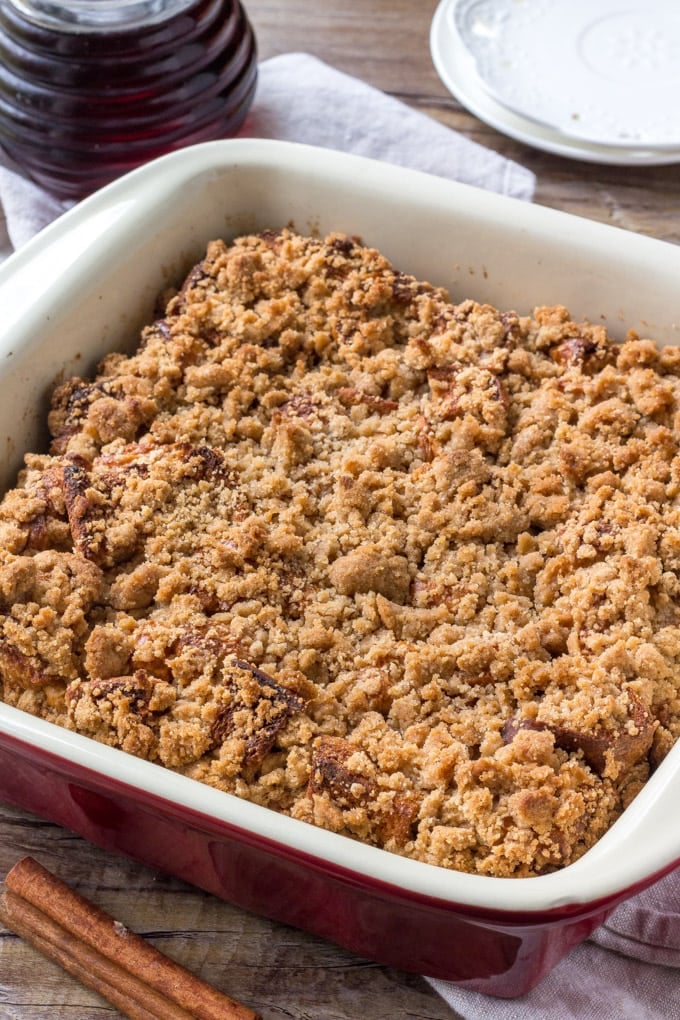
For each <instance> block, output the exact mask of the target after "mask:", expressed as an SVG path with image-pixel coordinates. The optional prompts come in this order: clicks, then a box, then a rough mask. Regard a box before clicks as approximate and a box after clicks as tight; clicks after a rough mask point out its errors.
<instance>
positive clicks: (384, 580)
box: [0, 230, 680, 876]
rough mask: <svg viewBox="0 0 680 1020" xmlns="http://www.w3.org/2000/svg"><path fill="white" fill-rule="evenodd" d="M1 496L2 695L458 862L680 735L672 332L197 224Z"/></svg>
mask: <svg viewBox="0 0 680 1020" xmlns="http://www.w3.org/2000/svg"><path fill="white" fill-rule="evenodd" d="M49 427H50V431H51V435H52V444H51V447H50V450H49V452H48V453H46V454H30V455H28V456H27V457H26V460H25V468H24V470H23V471H22V472H21V475H20V477H19V479H18V483H17V485H16V487H15V488H13V489H12V490H11V491H9V492H8V493H7V494H6V495H5V497H4V499H3V501H2V503H1V504H0V696H2V698H3V699H4V700H5V701H6V702H7V703H9V704H11V705H16V706H18V707H19V708H21V709H24V710H25V711H28V712H31V713H34V714H36V715H39V716H43V717H44V718H46V719H49V720H50V721H52V722H56V723H58V724H59V725H62V726H65V727H67V728H69V729H72V730H77V731H79V732H81V733H84V734H86V735H88V736H90V737H93V738H94V739H96V740H99V741H101V742H103V743H106V744H109V745H112V746H116V747H120V748H122V749H123V750H125V751H127V752H129V753H131V754H134V755H139V756H141V757H143V758H147V759H149V760H151V761H155V762H158V763H160V764H162V765H164V766H166V767H168V768H170V769H174V770H176V771H178V772H181V773H183V774H184V775H188V776H191V777H193V778H195V779H197V780H199V781H201V782H204V783H208V784H210V785H211V786H213V787H216V788H217V789H219V790H223V791H227V792H230V793H233V794H236V795H237V796H240V797H244V798H247V799H249V800H251V801H254V802H255V803H258V804H261V805H264V806H267V807H269V808H272V809H274V810H277V811H282V812H285V813H287V814H290V815H292V816H293V817H295V818H298V819H301V820H303V821H306V822H310V823H312V824H315V825H319V826H323V827H325V828H328V829H331V830H333V831H335V832H339V833H342V834H344V835H347V836H350V837H353V838H355V839H358V840H362V841H366V842H368V843H371V844H374V845H376V846H380V847H383V848H385V849H386V850H388V851H392V852H395V853H398V854H402V855H405V856H409V857H413V858H416V859H418V860H421V861H426V862H429V863H433V864H436V865H440V866H443V867H447V868H454V869H460V870H464V871H467V872H473V873H479V874H486V875H496V876H531V875H538V874H543V873H545V872H549V871H553V870H555V869H557V868H560V867H562V866H564V865H566V864H569V863H570V862H572V861H574V860H576V859H577V858H578V857H579V856H580V855H581V854H583V853H584V852H585V851H586V850H587V849H588V848H589V847H590V846H592V845H593V843H594V842H595V841H596V840H597V839H598V838H599V837H600V836H601V835H602V834H603V833H604V832H605V831H606V829H607V828H608V827H609V826H610V825H611V824H612V823H613V822H614V821H615V819H616V818H617V817H618V816H619V814H620V813H621V811H622V810H623V809H624V808H625V807H626V806H627V804H628V803H630V801H631V800H632V798H633V797H634V796H635V795H636V794H637V792H639V790H640V789H641V788H642V786H643V785H644V783H645V782H646V780H647V779H648V777H649V775H650V773H651V771H652V770H653V769H654V768H656V767H657V766H658V764H659V763H660V761H661V760H662V759H663V757H664V756H665V755H666V754H667V752H668V751H669V749H670V747H671V746H672V745H673V743H674V742H675V740H676V739H677V738H678V736H680V681H679V679H678V677H679V673H678V662H679V660H680V641H679V636H680V629H679V624H680V603H679V601H678V597H679V595H680V581H679V580H678V578H679V577H680V509H679V508H678V507H679V497H680V456H679V455H678V443H679V439H680V351H679V350H678V349H676V348H666V349H664V350H657V349H656V347H655V346H654V344H653V343H652V342H651V341H648V340H644V339H640V338H639V337H638V336H637V335H636V334H633V333H630V334H629V335H628V337H627V339H626V340H625V342H624V343H623V344H616V343H614V342H613V341H612V340H611V339H610V338H609V337H608V335H607V333H606V331H605V329H604V327H603V326H600V325H592V324H589V323H583V322H581V323H577V322H574V321H572V320H571V318H570V316H569V314H568V312H567V310H566V309H564V308H562V307H559V306H557V307H552V308H546V307H539V308H536V309H535V311H534V313H533V315H531V316H519V315H517V314H516V313H515V312H512V311H498V310H496V309H495V308H492V307H490V306H488V305H481V304H478V303H475V302H474V301H471V300H465V301H462V302H460V303H454V302H452V301H451V300H450V298H449V297H448V295H447V294H446V293H445V292H444V291H443V290H441V289H438V288H436V287H433V286H431V285H429V284H427V283H423V282H419V281H417V280H415V279H413V278H412V277H410V276H407V275H405V274H404V273H401V272H399V271H397V270H396V269H395V268H393V267H392V266H391V265H390V263H389V262H388V261H387V259H386V258H385V257H384V256H383V255H381V254H380V253H379V252H377V251H375V250H373V249H371V248H368V247H365V246H364V245H362V244H361V243H360V242H359V241H357V240H356V239H353V238H351V237H346V236H343V235H339V234H335V235H331V236H329V237H327V238H325V239H323V240H322V239H317V238H306V237H301V236H298V235H297V234H295V233H293V232H292V231H290V230H282V231H276V232H273V231H272V232H267V233H264V234H261V235H257V236H246V237H241V238H239V239H237V240H236V241H235V242H233V243H232V244H230V245H226V244H225V243H223V242H221V241H214V242H212V243H211V244H210V245H209V247H208V250H207V253H206V256H205V258H204V259H203V261H202V262H201V263H200V264H199V265H198V266H196V267H195V268H194V269H193V270H192V272H191V273H190V275H189V276H188V278H187V280H186V281H185V283H184V285H183V287H182V288H181V290H179V292H178V293H177V294H175V296H174V297H172V299H171V300H170V302H169V304H168V305H167V308H166V311H165V314H164V316H163V317H162V318H161V319H159V320H158V321H156V322H154V323H153V324H151V325H150V326H148V327H147V328H146V329H145V330H144V332H143V335H142V339H141V343H140V345H139V347H138V349H137V350H136V352H135V353H133V354H132V355H130V356H127V355H122V354H113V355H110V356H108V357H107V358H105V359H104V361H103V362H102V364H101V365H100V367H99V370H98V373H97V374H96V377H95V378H94V379H91V380H87V379H72V380H69V381H68V382H66V383H65V384H63V385H61V386H60V387H58V388H57V390H56V391H55V393H54V395H53V399H52V410H51V413H50V416H49Z"/></svg>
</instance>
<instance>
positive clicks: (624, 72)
mask: <svg viewBox="0 0 680 1020" xmlns="http://www.w3.org/2000/svg"><path fill="white" fill-rule="evenodd" d="M430 48H431V52H432V59H433V61H434V65H435V67H436V69H437V72H438V74H439V76H440V77H441V79H442V81H443V82H444V84H445V85H446V87H447V88H448V89H449V91H450V92H451V93H452V94H453V95H454V96H455V97H456V99H458V100H459V102H461V103H462V104H463V105H464V106H466V107H467V109H469V110H470V111H471V112H472V113H474V114H475V115H476V116H477V117H479V118H480V120H483V121H485V123H487V124H489V125H491V126H492V127H494V128H496V129H497V130H498V131H502V132H503V133H504V134H506V135H509V136H510V137H511V138H516V139H518V140H519V141H522V142H526V143H527V144H529V145H533V146H535V147H536V148H539V149H544V150H546V151H547V152H553V153H557V154H559V155H561V156H570V157H572V158H573V159H582V160H588V161H590V162H594V163H612V164H620V165H626V166H636V165H653V164H662V163H675V162H680V4H679V3H678V2H677V0H595V2H593V0H442V2H441V3H440V4H439V7H438V8H437V10H436V12H435V16H434V19H433V21H432V28H431V34H430Z"/></svg>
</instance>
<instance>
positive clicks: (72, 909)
mask: <svg viewBox="0 0 680 1020" xmlns="http://www.w3.org/2000/svg"><path fill="white" fill-rule="evenodd" d="M0 918H2V920H3V922H4V923H5V924H6V925H7V927H9V928H11V929H12V930H13V931H15V932H16V933H17V934H18V935H20V936H21V937H22V938H25V939H26V940H27V941H29V942H31V943H32V944H33V945H34V946H35V947H36V948H37V949H39V950H40V951H41V952H43V953H44V955H46V956H49V957H50V958H51V959H53V960H55V961H56V962H57V963H59V964H60V965H61V966H63V967H64V969H66V970H68V971H69V972H70V973H71V974H73V976H74V977H76V978H78V980H80V981H81V982H82V983H83V984H86V985H87V986H88V987H89V988H92V989H94V990H95V991H97V992H99V993H100V994H101V995H102V996H103V997H104V998H106V999H108V1001H109V1002H111V1003H112V1005H114V1006H115V1007H116V1008H117V1009H118V1010H120V1012H122V1013H123V1014H125V1015H126V1016H128V1017H130V1020H258V1017H257V1014H256V1013H254V1012H253V1011H252V1010H250V1009H248V1008H247V1007H246V1006H243V1005H241V1004H240V1003H238V1002H235V1001H234V1000H233V999H231V998H229V996H227V995H224V994H223V993H221V992H219V991H217V989H216V988H213V987H212V986H211V985H209V984H207V983H206V982H205V981H202V980H201V979H200V978H198V977H196V976H195V975H194V974H192V973H191V972H190V971H188V970H186V969H185V968H184V967H181V966H180V965H179V964H178V963H175V962H174V961H173V960H170V959H169V958H168V957H167V956H164V955H163V954H162V953H160V952H159V951H158V950H157V949H155V948H154V947H153V946H151V945H149V943H147V942H145V941H144V939H142V938H141V937H140V936H139V935H136V934H135V933H134V932H131V931H129V930H128V929H127V928H125V927H124V926H123V925H122V924H120V923H119V922H118V921H116V920H114V918H113V917H111V915H110V914H107V913H106V912H105V911H104V910H101V909H100V908H99V907H97V906H95V904H93V903H91V902H90V901H89V900H86V899H85V898H84V897H83V896H81V895H80V894H79V893H77V892H75V890H73V889H71V888H70V887H69V886H67V885H66V884H65V883H64V882H62V881H61V880H60V879H58V878H57V877H56V876H55V875H53V874H51V872H49V871H47V870H46V869H45V868H43V867H42V866H41V865H40V864H38V863H37V861H34V860H33V859H32V858H31V857H25V858H24V859H23V860H21V861H19V863H18V864H16V865H15V866H14V867H13V868H12V870H11V871H10V872H9V873H8V875H7V877H6V879H5V892H4V894H3V896H2V897H0Z"/></svg>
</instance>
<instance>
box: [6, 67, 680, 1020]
mask: <svg viewBox="0 0 680 1020" xmlns="http://www.w3.org/2000/svg"><path fill="white" fill-rule="evenodd" d="M240 134H241V135H242V136H244V137H259V138H278V139H287V140H290V141H298V142H306V143H308V144H312V145H321V146H324V147H326V148H333V149H340V150H343V151H346V152H354V153H358V154H360V155H364V156H371V157H373V158H376V159H383V160H385V161H387V162H392V163H397V164H400V165H402V166H408V167H412V168H415V169H419V170H425V171H427V172H429V173H433V174H437V175H439V176H442V177H449V178H452V179H455V180H459V181H463V182H465V183H468V184H475V185H478V186H479V187H483V188H487V189H489V190H492V191H497V192H500V193H502V194H506V195H511V196H513V197H515V198H522V199H526V200H531V198H532V197H533V193H534V185H535V179H534V176H533V174H531V173H530V172H529V171H528V170H526V169H524V168H523V167H521V166H518V165H517V164H516V163H513V162H511V161H510V160H507V159H504V158H502V157H501V156H499V155H498V154H497V153H495V152H493V151H491V150H489V149H485V148H483V147H482V146H480V145H477V144H476V143H474V142H471V141H470V140H469V139H466V138H463V137H462V136H460V135H458V134H456V133H455V132H453V131H451V130H449V129H448V128H446V127H444V126H443V125H441V124H439V123H437V122H436V121H434V120H432V119H431V118H430V117H427V116H425V115H424V114H422V113H418V112H417V111H414V110H412V109H410V108H409V107H407V106H405V105H404V104H403V103H401V102H399V101H398V100H396V99H393V98H391V97H389V96H387V95H385V94H384V93H383V92H380V91H379V90H378V89H375V88H372V87H371V86H369V85H366V84H365V83H363V82H361V81H358V80H357V79H355V78H351V77H349V76H348V75H345V74H341V73H340V72H338V71H336V70H334V69H333V68H330V67H328V66H327V65H326V64H323V63H322V62H321V61H319V60H317V59H316V58H314V57H312V56H309V55H308V54H304V53H291V54H285V55H283V56H280V57H274V58H272V59H271V60H267V61H265V62H264V63H263V64H261V65H260V77H259V84H258V91H257V95H256V98H255V102H254V104H253V107H252V109H251V112H250V114H249V116H248V118H247V120H246V123H245V124H244V126H243V129H242V131H241V132H240ZM71 204H72V203H65V202H59V201H57V200H56V199H54V198H52V197H51V196H49V195H47V194H46V193H45V192H44V191H42V190H41V189H40V188H39V187H37V186H36V185H35V184H34V183H32V182H31V181H29V180H27V179H26V177H25V176H24V175H22V173H21V171H20V169H19V168H18V167H17V166H15V165H14V164H12V162H11V161H10V160H8V159H7V158H6V157H3V156H2V154H1V153H0V260H1V259H2V258H3V257H6V256H7V255H9V254H10V253H11V252H12V251H13V250H15V249H16V248H19V247H20V246H21V245H22V244H23V243H25V242H26V241H27V240H28V239H29V238H30V237H32V236H33V235H34V234H36V233H37V232H38V231H39V230H41V229H42V227H44V226H46V225H47V224H48V223H49V222H51V220H53V219H55V218H56V217H57V216H59V215H60V213H62V212H63V211H64V210H65V209H66V208H67V207H68V206H69V205H71ZM452 952H455V946H454V947H452ZM676 968H680V872H676V873H675V874H673V875H671V876H669V877H668V878H666V879H665V880H664V881H663V882H661V883H659V884H658V885H656V886H655V887H654V888H653V889H651V890H649V891H648V892H646V893H643V894H641V895H640V896H638V897H636V898H635V899H634V900H631V901H630V902H629V903H627V904H624V905H622V906H621V907H619V909H618V910H617V911H616V912H615V914H614V915H613V916H612V918H611V919H610V920H609V922H608V923H607V924H606V925H604V926H603V927H602V928H600V929H599V930H598V931H597V932H596V933H595V935H594V936H593V938H592V939H591V941H590V942H588V943H586V944H584V945H582V946H579V947H578V948H577V949H575V950H574V951H573V952H572V953H571V954H570V955H569V956H568V957H567V958H566V960H564V961H563V962H562V963H561V964H560V965H559V966H558V967H557V968H556V969H555V970H554V971H553V973H552V974H550V975H549V976H548V977H547V978H546V979H545V980H544V981H543V982H542V983H541V984H540V985H539V987H538V988H537V989H535V990H534V991H533V992H531V993H530V994H529V995H526V996H524V997H523V998H522V999H518V1000H515V1001H511V1002H505V1001H503V1000H500V999H492V998H489V997H488V996H484V995H480V994H478V993H476V992H470V991H467V990H464V989H460V988H457V987H456V986H454V985H451V984H449V983H447V982H442V981H432V982H431V983H432V985H433V987H435V988H436V989H437V991H438V992H439V993H440V994H441V995H442V996H443V997H444V998H445V999H446V1000H447V1001H448V1002H449V1003H450V1004H451V1006H452V1007H453V1008H454V1009H455V1010H456V1011H457V1012H458V1013H459V1014H460V1016H462V1017H465V1018H466V1020H477V1018H479V1020H481V1018H482V1017H484V1018H486V1020H545V1018H546V1017H559V1018H560V1020H572V1018H573V1020H577V1018H578V1020H582V1018H587V1020H646V1018H648V1020H662V1018H663V1020H680V1004H679V985H680V971H679V970H678V969H676Z"/></svg>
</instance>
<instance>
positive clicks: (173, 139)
mask: <svg viewBox="0 0 680 1020" xmlns="http://www.w3.org/2000/svg"><path fill="white" fill-rule="evenodd" d="M256 76H257V54H256V46H255V37H254V34H253V31H252V27H251V25H250V23H249V21H248V18H247V16H246V13H245V11H244V10H243V8H242V6H241V4H240V3H239V2H238V0H73V2H71V3H67V2H63V3H62V2H57V0H0V146H2V148H3V149H4V150H5V152H6V153H8V155H10V156H11V157H12V158H13V159H14V160H15V161H16V163H18V164H19V166H21V167H22V168H23V169H24V170H25V171H26V172H27V173H28V174H29V175H30V176H31V177H32V178H33V179H34V180H35V181H37V182H38V183H39V184H41V185H42V186H43V187H45V188H46V189H47V190H49V191H50V192H52V194H54V195H57V196H58V197H60V198H81V197H82V196H84V195H86V194H88V193H90V192H91V191H94V190H95V189H96V188H98V187H100V186H101V185H103V184H106V183H108V182H109V181H111V180H113V179H114V178H115V177H117V176H119V175H120V174H122V173H124V172H125V171H127V170H131V169H133V168H134V167H136V166H139V165H140V164H142V163H145V162H146V161H147V160H149V159H152V158H154V157H155V156H159V155H161V154H163V153H166V152H170V151H171V150H173V149H178V148H181V147H183V146H185V145H189V144H192V143H194V142H202V141H207V140H208V139H212V138H223V137H225V136H227V135H230V134H234V133H235V132H236V131H237V129H238V128H239V127H240V125H241V123H242V122H243V120H244V118H245V116H246V113H247V112H248V108H249V106H250V104H251V102H252V99H253V95H254V92H255V84H256Z"/></svg>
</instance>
